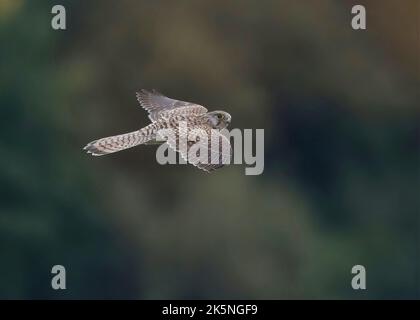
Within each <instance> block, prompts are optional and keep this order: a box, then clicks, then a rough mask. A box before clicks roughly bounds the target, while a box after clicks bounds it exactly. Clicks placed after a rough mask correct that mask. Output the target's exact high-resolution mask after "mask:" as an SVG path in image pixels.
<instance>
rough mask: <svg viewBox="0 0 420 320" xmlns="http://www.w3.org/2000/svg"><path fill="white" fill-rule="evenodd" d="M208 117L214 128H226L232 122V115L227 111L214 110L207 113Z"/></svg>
mask: <svg viewBox="0 0 420 320" xmlns="http://www.w3.org/2000/svg"><path fill="white" fill-rule="evenodd" d="M206 119H207V121H208V123H209V124H210V126H211V127H212V128H213V129H224V128H226V127H227V126H228V125H229V124H230V121H231V120H232V117H231V116H230V114H229V113H227V112H225V111H212V112H208V113H206Z"/></svg>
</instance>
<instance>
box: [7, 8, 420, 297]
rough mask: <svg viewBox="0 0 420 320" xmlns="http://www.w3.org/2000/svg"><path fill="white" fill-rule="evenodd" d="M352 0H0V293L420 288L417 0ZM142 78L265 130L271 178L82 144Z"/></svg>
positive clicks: (270, 293)
mask: <svg viewBox="0 0 420 320" xmlns="http://www.w3.org/2000/svg"><path fill="white" fill-rule="evenodd" d="M358 3H359V4H365V5H366V6H367V10H368V30H367V31H362V32H356V31H353V30H352V29H351V27H350V19H351V16H350V8H351V6H352V5H353V3H352V1H332V0H317V1H309V0H307V1H292V0H283V1H280V0H272V1H271V0H267V1H251V0H242V1H222V0H212V1H192V0H191V1H184V0H181V1H156V0H154V1H146V0H144V1H134V0H131V1H129V0H122V1H111V0H107V1H81V0H80V1H64V0H61V1H54V2H51V1H24V0H0V44H1V50H0V72H1V73H0V107H1V109H0V110H1V113H0V114H1V117H0V132H1V135H0V137H1V139H0V150H1V155H2V156H1V158H0V161H1V166H0V200H1V203H0V210H1V212H0V261H1V264H0V298H54V299H61V298H140V299H150V298H163V299H166V298H177V299H182V298H251V299H252V298H256V299H263V298H267V299H280V298H281V299H290V298H362V299H363V298H419V288H420V283H419V267H420V265H419V240H420V239H419V232H418V230H419V227H420V225H419V210H418V208H419V201H418V198H419V197H418V192H419V163H420V162H419V160H420V159H419V140H418V133H419V132H418V121H419V99H418V89H419V87H418V81H419V73H418V71H419V65H418V56H419V51H418V49H419V38H418V34H417V31H418V24H419V16H418V12H419V11H418V10H417V8H416V5H417V1H414V0H413V1H410V0H406V1H396V0H395V1H391V0H389V1H388V0H387V1H385V0H384V1H373V0H372V1H358ZM53 4H64V5H65V6H66V9H67V25H68V29H67V30H66V31H53V30H52V28H51V26H50V21H51V17H52V15H51V7H52V5H53ZM416 10H417V11H416ZM140 88H149V89H150V88H156V89H159V90H160V91H161V92H163V93H165V94H166V95H168V96H171V97H175V98H179V99H183V100H187V101H196V102H199V103H201V104H203V105H206V106H208V107H209V109H224V110H226V111H228V112H229V113H231V114H232V115H233V123H232V125H233V127H238V128H264V129H265V153H266V157H265V165H266V166H265V171H264V174H263V175H260V176H245V175H244V166H241V165H236V166H230V167H227V168H223V169H222V170H220V171H218V172H216V173H214V174H211V175H207V174H205V173H203V172H200V171H198V170H197V169H195V168H192V167H190V166H160V165H158V164H157V163H156V161H155V147H152V146H143V147H138V148H134V149H132V150H127V151H125V152H122V153H119V154H115V155H110V156H108V157H101V158H92V157H89V156H87V155H86V154H84V153H83V152H82V150H81V148H82V147H83V145H85V144H86V143H87V142H89V141H90V140H93V139H96V138H99V137H103V136H108V135H112V134H117V133H122V132H125V131H131V130H134V129H136V128H139V127H141V126H144V125H145V124H146V123H147V122H148V119H147V116H146V114H145V112H144V111H143V110H142V109H141V108H139V107H138V106H137V101H136V99H135V95H134V93H135V91H136V90H138V89H140ZM55 264H62V265H64V266H65V267H66V269H67V286H68V289H67V290H66V291H54V290H52V289H51V287H50V279H51V274H50V272H51V267H52V266H53V265H55ZM356 264H362V265H364V266H365V267H366V268H367V287H368V290H366V291H364V292H360V291H354V290H352V288H351V286H350V281H351V277H352V275H351V273H350V270H351V267H352V266H353V265H356Z"/></svg>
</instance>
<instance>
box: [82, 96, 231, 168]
mask: <svg viewBox="0 0 420 320" xmlns="http://www.w3.org/2000/svg"><path fill="white" fill-rule="evenodd" d="M136 96H137V100H138V102H139V103H140V105H141V106H142V107H143V108H144V109H145V110H146V111H148V113H149V119H150V120H151V123H150V124H149V125H147V126H146V127H144V128H142V129H140V130H137V131H133V132H129V133H125V134H120V135H116V136H111V137H106V138H102V139H99V140H95V141H92V142H90V143H88V144H87V145H86V147H84V150H87V152H88V153H90V154H92V155H94V156H102V155H105V154H109V153H114V152H118V151H121V150H125V149H128V148H132V147H135V146H137V145H140V144H155V143H157V142H158V141H157V140H159V139H157V135H158V134H159V130H163V129H171V130H173V132H174V133H175V134H174V135H172V136H166V139H165V140H164V141H163V143H167V144H168V145H169V147H170V148H171V149H173V150H175V151H177V152H179V153H180V154H181V156H182V158H183V159H184V160H186V161H187V162H188V163H191V164H193V165H194V166H196V167H198V168H200V169H202V170H204V171H207V172H211V171H213V170H215V169H218V168H221V167H222V166H223V165H225V164H228V163H230V159H231V154H232V149H231V146H230V141H229V139H228V138H227V137H226V136H224V135H223V134H221V133H220V132H219V130H221V129H225V128H227V126H228V125H229V124H230V121H231V116H230V114H229V113H227V112H225V111H212V112H208V110H207V109H206V108H205V107H203V106H201V105H198V104H196V103H191V102H185V101H180V100H175V99H171V98H168V97H165V96H164V95H162V94H160V93H159V92H157V91H155V90H153V91H147V90H144V89H143V90H140V92H137V93H136ZM182 124H186V126H184V125H182ZM190 132H194V137H193V139H192V140H191V137H190V136H189V133H190ZM181 136H183V137H185V139H186V140H185V141H186V146H185V147H181V146H180V140H181ZM160 137H161V136H159V137H158V138H160ZM214 139H216V140H217V141H216V142H217V144H215V143H214ZM160 141H161V140H160ZM161 143H162V142H161ZM193 146H195V149H192V147H193ZM226 146H227V148H226ZM200 148H203V150H206V151H208V152H207V154H206V155H207V159H204V161H203V157H201V158H200V157H199V154H196V156H194V157H192V156H191V154H190V153H189V151H190V150H191V151H193V150H194V151H195V150H196V149H200ZM198 153H200V151H199V152H198ZM203 154H205V153H203Z"/></svg>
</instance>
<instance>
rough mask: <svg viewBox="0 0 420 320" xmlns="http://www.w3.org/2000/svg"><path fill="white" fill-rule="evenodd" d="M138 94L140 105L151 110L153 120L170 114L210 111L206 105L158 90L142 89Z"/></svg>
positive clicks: (150, 116) (192, 113)
mask: <svg viewBox="0 0 420 320" xmlns="http://www.w3.org/2000/svg"><path fill="white" fill-rule="evenodd" d="M136 96H137V100H138V101H139V103H140V105H141V106H142V107H143V108H144V109H145V110H147V111H148V112H149V118H150V120H151V121H156V120H158V119H159V118H162V117H165V116H167V115H169V114H188V115H197V116H198V115H200V114H204V113H206V112H207V111H208V110H207V109H206V108H205V107H203V106H200V105H198V104H196V103H192V102H186V101H180V100H175V99H171V98H168V97H165V96H164V95H162V94H161V93H159V92H157V91H156V90H152V91H147V90H145V89H142V90H140V91H139V92H137V93H136Z"/></svg>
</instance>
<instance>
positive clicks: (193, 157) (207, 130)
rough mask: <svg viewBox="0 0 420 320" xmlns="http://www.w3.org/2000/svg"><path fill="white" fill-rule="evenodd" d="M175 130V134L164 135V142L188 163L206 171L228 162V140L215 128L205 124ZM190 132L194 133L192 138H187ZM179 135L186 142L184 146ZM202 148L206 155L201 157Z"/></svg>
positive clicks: (229, 148)
mask: <svg viewBox="0 0 420 320" xmlns="http://www.w3.org/2000/svg"><path fill="white" fill-rule="evenodd" d="M175 131H176V134H175V135H172V136H168V137H166V138H167V140H166V143H167V144H168V145H169V147H170V148H171V149H173V150H175V151H177V152H179V153H180V154H181V156H182V158H183V159H184V160H185V161H187V162H188V163H190V164H192V165H194V166H196V167H197V168H199V169H201V170H204V171H207V172H211V171H214V170H216V169H219V168H221V167H223V166H224V165H227V164H230V161H231V156H232V147H231V145H230V141H229V139H228V138H227V137H226V136H224V135H223V134H221V133H220V132H218V131H217V130H212V129H211V127H209V126H206V125H201V126H195V127H194V128H192V129H191V130H189V131H186V130H182V129H180V128H179V127H177V128H176V130H175ZM191 132H193V133H194V134H193V136H194V139H193V140H191V139H189V138H191V135H190V136H188V134H189V133H191ZM181 137H182V139H184V141H185V142H186V146H182V143H181V141H182V140H181ZM192 148H194V149H192ZM204 149H206V150H207V157H205V155H203V157H201V154H200V152H201V151H200V150H204ZM194 151H195V152H194ZM206 158H207V159H206ZM203 160H204V161H203Z"/></svg>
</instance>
